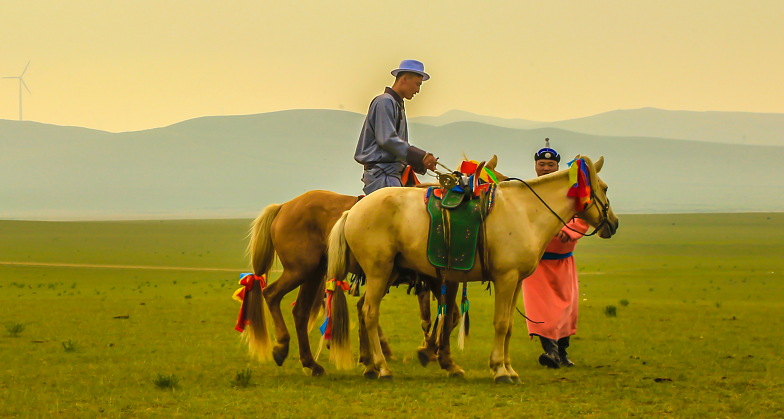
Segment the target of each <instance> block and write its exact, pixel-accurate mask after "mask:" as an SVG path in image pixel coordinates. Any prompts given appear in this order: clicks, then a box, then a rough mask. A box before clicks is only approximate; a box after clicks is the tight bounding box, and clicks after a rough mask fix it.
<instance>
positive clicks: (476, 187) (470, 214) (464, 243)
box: [425, 161, 497, 271]
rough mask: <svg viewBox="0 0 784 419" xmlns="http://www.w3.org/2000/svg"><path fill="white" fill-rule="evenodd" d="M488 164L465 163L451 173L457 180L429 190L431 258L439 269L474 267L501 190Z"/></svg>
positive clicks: (426, 200)
mask: <svg viewBox="0 0 784 419" xmlns="http://www.w3.org/2000/svg"><path fill="white" fill-rule="evenodd" d="M484 164H485V162H482V163H478V164H477V163H475V162H470V161H465V162H463V164H462V165H461V166H460V169H459V170H458V171H455V172H453V173H452V174H451V177H452V179H453V180H452V181H450V182H448V183H447V185H444V183H446V182H442V187H440V188H437V187H430V188H428V189H427V193H426V194H425V202H426V204H427V212H428V214H429V215H430V230H429V233H428V240H427V257H428V261H429V262H430V263H431V264H432V265H433V266H435V267H436V268H441V269H449V270H458V271H469V270H471V269H472V268H473V266H474V259H475V255H476V254H477V246H478V245H479V244H481V243H483V242H484V240H483V239H481V238H480V236H483V230H484V229H483V226H484V222H485V219H486V218H487V216H488V215H489V214H490V211H491V210H492V208H493V204H494V198H495V191H496V188H497V184H496V183H494V180H495V179H494V177H493V176H492V172H490V171H489V169H485V168H484ZM445 186H451V188H446V187H445Z"/></svg>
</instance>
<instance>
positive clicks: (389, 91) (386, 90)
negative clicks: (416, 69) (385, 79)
mask: <svg viewBox="0 0 784 419" xmlns="http://www.w3.org/2000/svg"><path fill="white" fill-rule="evenodd" d="M384 93H389V94H390V96H392V98H393V99H395V101H396V102H397V103H399V104H401V105H402V104H403V98H402V97H400V95H399V94H397V92H396V91H394V90H392V88H391V87H387V88H385V89H384Z"/></svg>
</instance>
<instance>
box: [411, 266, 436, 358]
mask: <svg viewBox="0 0 784 419" xmlns="http://www.w3.org/2000/svg"><path fill="white" fill-rule="evenodd" d="M425 278H426V279H424V280H425V281H426V282H427V287H428V288H429V289H430V291H424V292H421V293H419V294H417V298H419V314H420V316H421V318H422V322H423V323H424V319H425V314H424V311H425V309H424V308H423V306H425V307H427V309H426V310H427V321H428V323H429V322H430V293H431V292H432V293H433V296H434V297H435V298H436V300H438V297H439V296H440V295H441V285H440V284H436V279H435V278H432V277H425ZM422 329H423V330H424V325H423V327H422ZM428 329H431V330H430V331H429V333H427V332H426V333H425V341H424V342H422V346H420V347H419V348H418V349H417V356H418V357H419V363H420V364H421V365H422V366H423V367H426V366H427V364H429V363H430V362H434V361H437V360H438V355H436V352H437V351H438V345H437V344H436V342H437V340H438V334H437V333H436V331H435V330H433V329H435V328H433V327H432V326H429V327H428Z"/></svg>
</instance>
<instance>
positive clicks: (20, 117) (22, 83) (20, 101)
mask: <svg viewBox="0 0 784 419" xmlns="http://www.w3.org/2000/svg"><path fill="white" fill-rule="evenodd" d="M27 67H30V61H28V62H27V66H25V69H24V71H22V74H21V75H20V76H19V77H3V78H4V79H19V120H20V121H21V120H22V85H24V87H25V89H27V93H30V94H31V95H32V94H33V92H31V91H30V88H29V87H27V83H25V81H24V79H23V78H22V77H24V74H25V73H26V72H27Z"/></svg>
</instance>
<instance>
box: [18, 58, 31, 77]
mask: <svg viewBox="0 0 784 419" xmlns="http://www.w3.org/2000/svg"><path fill="white" fill-rule="evenodd" d="M27 67H30V61H28V62H27V65H26V66H25V69H24V71H23V72H22V76H24V73H25V72H27ZM22 76H19V77H22Z"/></svg>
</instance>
